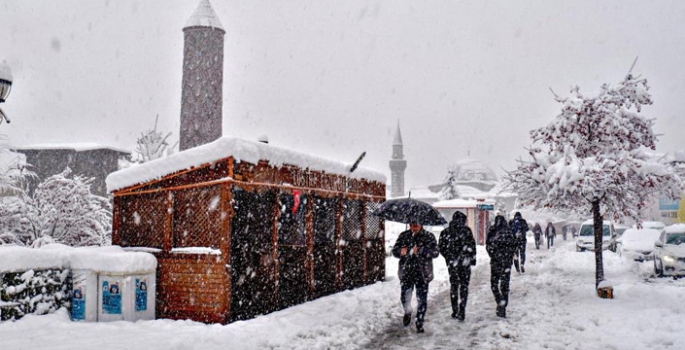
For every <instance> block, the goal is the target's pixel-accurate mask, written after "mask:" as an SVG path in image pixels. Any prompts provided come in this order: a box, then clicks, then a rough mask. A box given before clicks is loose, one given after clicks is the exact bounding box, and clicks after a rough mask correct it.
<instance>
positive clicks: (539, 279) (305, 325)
mask: <svg viewBox="0 0 685 350" xmlns="http://www.w3.org/2000/svg"><path fill="white" fill-rule="evenodd" d="M557 244H558V246H557V247H555V248H553V249H552V250H549V251H548V250H546V249H541V250H535V248H534V246H533V245H532V242H530V244H529V246H528V262H527V263H526V273H525V274H517V273H516V272H514V273H513V274H512V283H511V294H510V307H509V308H508V310H507V316H508V318H507V319H500V318H498V317H496V316H495V303H494V300H493V297H492V294H491V292H490V285H489V280H490V270H489V259H488V258H487V254H486V253H485V251H484V249H483V247H479V251H478V264H477V266H476V267H475V268H474V269H473V273H472V278H471V291H470V295H469V303H468V306H467V313H466V321H465V322H459V321H456V320H453V319H452V318H450V312H451V309H450V306H449V283H448V282H447V281H448V275H447V270H446V268H445V264H444V260H443V259H442V257H439V258H438V259H436V260H435V262H436V279H435V281H434V282H433V283H431V285H430V292H429V304H428V314H427V316H426V318H427V320H426V324H425V327H426V333H424V334H416V331H415V329H414V327H413V324H412V326H410V327H406V328H405V327H402V325H401V316H402V309H401V306H400V303H399V283H398V281H397V278H396V277H395V276H396V270H397V259H394V258H388V259H387V275H388V280H387V281H386V282H384V283H376V284H374V285H371V286H368V287H364V288H360V289H357V290H353V291H346V292H342V293H339V294H336V295H331V296H328V297H324V298H321V299H317V300H314V301H311V302H308V303H305V304H302V305H298V306H295V307H291V308H289V309H286V310H282V311H279V312H275V313H272V314H269V315H265V316H261V317H258V318H256V319H254V320H250V321H242V322H236V323H232V324H229V325H226V326H222V325H205V324H201V323H197V322H191V321H171V320H156V321H140V322H136V323H129V322H112V323H75V322H71V321H70V320H69V318H68V316H67V314H66V312H58V313H57V314H53V315H48V316H29V317H25V318H24V319H22V320H20V321H17V322H5V323H2V324H0V339H2V348H3V349H12V350H16V349H70V350H79V349H84V350H85V349H95V348H97V349H99V350H104V349H113V350H114V349H116V350H121V349H202V350H211V349H365V348H368V349H377V348H383V349H404V348H406V349H467V348H468V349H583V350H587V349H682V348H684V347H685V332H683V331H682V320H683V319H685V304H683V303H682V300H685V281H683V280H677V281H675V280H673V279H656V278H652V277H650V275H651V273H652V271H651V268H652V266H651V264H650V263H644V264H640V263H636V262H633V261H628V260H626V259H624V258H621V257H619V256H618V255H616V254H613V253H611V252H606V253H605V254H604V262H605V271H606V276H607V278H608V279H609V280H610V281H612V282H613V284H614V292H615V296H616V298H615V299H613V300H602V299H599V298H597V297H596V296H595V294H594V291H593V289H594V256H593V255H592V254H591V253H577V252H575V251H574V247H573V243H572V242H571V241H567V242H564V241H560V242H557Z"/></svg>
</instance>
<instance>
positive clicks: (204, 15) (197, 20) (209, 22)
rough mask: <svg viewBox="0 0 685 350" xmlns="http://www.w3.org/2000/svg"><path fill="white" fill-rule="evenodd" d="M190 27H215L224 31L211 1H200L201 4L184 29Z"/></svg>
mask: <svg viewBox="0 0 685 350" xmlns="http://www.w3.org/2000/svg"><path fill="white" fill-rule="evenodd" d="M188 27H213V28H218V29H221V30H224V27H223V26H222V25H221V21H219V17H217V15H216V12H214V9H213V8H212V5H211V4H210V3H209V0H201V1H200V4H199V5H197V9H195V12H193V15H192V16H190V18H189V19H188V22H187V23H186V26H185V27H184V28H188Z"/></svg>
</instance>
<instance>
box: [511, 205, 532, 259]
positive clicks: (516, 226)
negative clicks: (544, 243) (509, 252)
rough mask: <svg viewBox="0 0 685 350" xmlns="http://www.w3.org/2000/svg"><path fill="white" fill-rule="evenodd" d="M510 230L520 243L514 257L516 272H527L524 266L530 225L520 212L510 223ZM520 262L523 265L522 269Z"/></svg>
mask: <svg viewBox="0 0 685 350" xmlns="http://www.w3.org/2000/svg"><path fill="white" fill-rule="evenodd" d="M509 229H510V230H511V232H512V233H514V235H515V236H516V240H517V241H518V250H517V251H516V254H515V257H514V266H515V267H516V272H526V268H525V267H523V265H524V264H525V263H526V243H528V238H527V237H526V232H528V223H527V222H526V220H524V219H523V217H522V216H521V213H520V212H518V211H517V212H516V214H514V218H513V219H512V220H511V221H509ZM517 258H518V259H517ZM519 262H520V264H521V266H520V268H519Z"/></svg>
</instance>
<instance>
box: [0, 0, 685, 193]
mask: <svg viewBox="0 0 685 350" xmlns="http://www.w3.org/2000/svg"><path fill="white" fill-rule="evenodd" d="M210 1H211V3H212V6H213V7H214V9H215V11H216V12H217V14H218V16H219V18H220V20H221V22H222V24H223V26H224V28H225V29H226V41H225V64H224V108H223V114H224V119H223V122H224V128H223V133H224V135H236V136H240V137H244V138H247V139H256V138H257V136H258V135H260V134H267V135H268V136H269V138H270V140H271V143H272V144H275V145H279V146H283V147H287V148H291V149H295V150H299V151H305V152H309V153H313V154H316V155H320V156H325V157H328V158H332V159H337V160H341V161H345V162H353V161H354V160H355V159H356V157H357V156H358V155H359V154H360V153H361V152H362V151H367V157H366V158H365V159H364V161H363V163H362V166H364V167H367V168H373V169H377V170H379V171H382V172H385V173H386V174H389V169H388V160H389V159H390V156H391V152H392V146H391V145H392V140H393V136H394V130H395V127H396V123H397V121H398V120H399V121H400V124H401V128H402V136H403V140H404V145H405V146H404V152H405V158H406V160H407V163H408V167H407V183H406V188H407V189H408V188H410V187H416V186H424V185H428V184H433V183H436V182H439V181H440V180H441V179H442V177H443V176H444V172H445V170H446V168H447V167H448V166H449V165H450V164H452V163H454V162H456V161H458V160H460V159H462V158H465V157H467V156H468V155H469V152H470V157H471V158H475V159H478V160H481V161H483V162H485V163H486V164H488V165H490V166H491V167H492V168H493V169H494V170H495V171H498V172H500V173H501V172H502V171H501V169H502V168H505V169H511V168H513V167H514V166H515V159H516V158H518V157H519V156H522V155H525V150H524V147H526V146H527V145H529V134H528V131H529V130H531V129H533V128H537V127H540V126H543V125H545V124H546V123H548V122H550V121H551V120H552V119H553V118H554V117H555V116H556V115H557V114H558V113H559V105H558V104H557V103H556V102H555V101H554V100H553V97H552V94H551V93H550V91H549V88H550V87H551V88H552V89H554V91H555V92H557V93H558V94H560V95H567V94H568V91H569V87H570V86H571V85H579V86H580V87H581V91H585V92H596V91H597V90H598V89H599V86H600V84H601V83H603V82H612V83H613V82H618V81H619V80H621V79H622V78H623V77H624V75H625V74H626V73H627V72H628V69H629V68H630V65H631V64H632V62H633V60H634V59H635V57H636V56H639V61H638V63H637V66H636V67H635V69H634V72H635V73H638V74H642V75H643V76H645V77H646V78H648V80H649V84H650V86H651V88H652V89H651V92H652V94H653V98H654V101H655V103H654V105H653V106H650V107H647V108H645V109H644V111H643V114H644V115H646V116H648V117H653V118H657V121H656V128H655V129H656V132H658V133H661V134H664V135H663V136H661V138H660V142H659V144H658V147H657V149H658V150H660V151H667V152H672V151H674V150H680V149H685V143H684V142H683V141H682V140H683V134H684V133H685V118H683V115H682V112H681V111H682V109H683V104H685V102H684V101H685V1H658V2H656V1H626V0H616V1H602V2H598V1H594V0H587V1H585V0H583V1H579V0H574V1H563V2H562V1H546V0H538V1H533V0H530V1H454V0H445V1H430V0H423V1H369V0H346V1H339V0H335V1H334V0H306V1H305V0H288V1H276V0H268V1H267V0H210ZM198 3H199V0H182V1H181V0H139V1H135V0H109V1H107V0H69V1H65V0H60V1H54V0H23V1H17V0H0V60H3V59H4V60H6V61H7V63H8V64H9V65H10V67H11V68H12V72H13V75H14V85H13V89H12V93H11V95H10V97H9V98H8V100H7V102H6V103H4V104H3V105H2V108H3V109H4V110H5V112H6V113H7V114H8V115H9V117H10V119H11V120H12V123H11V124H9V125H8V124H4V123H3V124H2V125H0V133H3V134H6V135H7V136H8V137H9V138H10V141H11V142H12V143H13V144H15V145H27V144H35V143H55V142H100V143H104V144H108V145H112V146H117V147H123V148H128V149H133V147H134V145H135V141H136V138H137V136H138V135H140V132H141V131H142V130H145V129H149V128H152V127H153V125H154V121H155V116H157V115H159V117H160V125H159V129H162V130H165V131H172V132H173V138H174V139H175V140H177V139H178V125H179V115H180V106H181V103H180V96H181V73H182V59H183V57H182V55H183V32H182V29H183V27H184V25H185V23H186V21H187V20H188V18H189V17H190V16H191V15H192V13H193V11H194V10H195V8H196V7H197V4H198Z"/></svg>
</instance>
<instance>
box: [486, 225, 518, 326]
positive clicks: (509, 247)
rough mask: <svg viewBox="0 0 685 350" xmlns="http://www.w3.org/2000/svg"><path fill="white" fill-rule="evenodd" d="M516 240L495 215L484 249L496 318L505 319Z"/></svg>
mask: <svg viewBox="0 0 685 350" xmlns="http://www.w3.org/2000/svg"><path fill="white" fill-rule="evenodd" d="M518 244H519V242H518V240H517V239H516V236H515V235H514V233H513V232H511V230H510V229H509V225H507V220H506V219H505V218H504V216H501V215H497V216H496V217H495V224H494V225H493V226H491V227H490V229H489V230H488V235H487V237H486V239H485V249H486V251H487V252H488V255H489V256H490V288H491V289H492V294H493V295H494V297H495V302H496V303H497V312H496V314H497V316H499V317H503V318H504V317H507V316H506V308H507V305H509V280H510V278H511V264H512V262H513V259H514V254H515V253H516V250H517V249H518Z"/></svg>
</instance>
